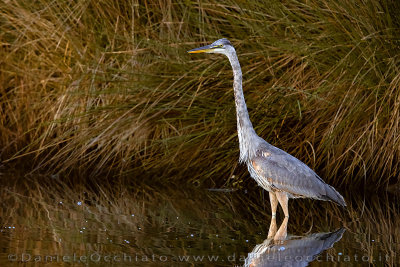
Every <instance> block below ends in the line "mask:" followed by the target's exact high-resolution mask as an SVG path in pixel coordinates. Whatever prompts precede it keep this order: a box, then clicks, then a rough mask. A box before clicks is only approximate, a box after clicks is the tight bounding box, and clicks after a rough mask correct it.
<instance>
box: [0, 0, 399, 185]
mask: <svg viewBox="0 0 400 267" xmlns="http://www.w3.org/2000/svg"><path fill="white" fill-rule="evenodd" d="M397 5H398V4H396V3H395V2H392V1H370V2H369V3H368V4H365V5H358V4H356V3H354V2H352V1H347V0H342V1H339V2H335V3H329V4H328V3H326V4H321V3H320V1H306V2H303V1H294V0H293V1H286V2H285V3H281V2H280V1H272V2H271V3H270V4H269V5H265V4H264V2H263V1H260V2H254V1H253V2H252V3H242V2H240V3H239V2H236V1H226V2H224V3H220V2H216V1H206V2H201V3H194V2H193V3H192V2H187V3H186V4H183V3H172V2H169V1H146V2H145V3H141V2H138V1H135V0H132V1H122V2H121V1H97V2H88V1H83V0H76V1H56V2H54V1H53V2H51V1H45V0H40V1H17V0H9V1H3V2H2V3H0V14H1V17H0V20H1V24H0V44H1V50H0V84H1V85H2V86H1V87H0V88H1V89H0V103H1V109H0V143H1V144H2V147H3V148H2V149H1V152H2V154H1V155H2V160H8V161H10V160H16V159H29V160H33V161H32V162H34V163H33V165H34V166H35V167H34V168H35V169H36V168H39V169H42V170H47V171H49V172H51V173H55V172H60V171H71V170H78V171H80V172H83V173H88V174H92V175H96V174H100V173H102V174H104V173H110V172H112V173H119V174H124V173H133V174H138V173H140V174H143V172H145V173H147V174H148V175H149V176H150V175H151V176H153V177H159V179H167V180H170V179H178V180H179V179H181V178H185V179H186V180H188V181H189V182H195V183H198V182H200V183H202V182H207V183H216V184H219V185H221V184H223V183H224V182H225V178H226V177H231V176H232V174H234V173H235V174H238V175H239V176H237V177H239V178H237V179H233V180H229V181H228V182H229V183H237V182H240V181H241V179H242V178H243V177H245V176H244V175H246V177H247V174H246V171H245V168H240V169H238V164H237V156H238V145H237V137H236V129H235V126H236V123H235V117H234V104H233V97H232V90H231V83H232V73H231V70H230V67H229V65H228V61H227V60H226V59H224V58H222V57H218V56H198V57H196V58H194V57H191V56H190V55H187V54H186V52H185V51H186V50H188V49H190V48H193V47H196V46H198V45H200V44H202V43H203V42H207V43H209V42H211V41H214V40H216V39H218V38H220V37H228V38H229V39H230V40H231V41H232V43H233V44H234V45H235V46H236V47H237V51H238V53H239V59H240V61H241V64H242V66H243V73H244V79H245V81H244V90H245V96H246V99H247V102H248V107H249V111H250V113H251V114H250V117H251V119H252V120H253V122H254V125H255V126H256V131H257V132H258V133H259V134H260V136H262V137H264V138H265V139H266V140H267V141H269V142H270V143H272V144H274V145H276V146H278V147H280V148H282V149H285V150H286V151H288V152H290V153H292V154H293V155H295V156H297V157H299V158H300V159H302V160H303V161H305V162H306V163H307V164H309V165H310V166H311V167H312V168H314V169H316V170H318V172H319V174H320V175H321V176H323V177H324V178H325V180H327V181H328V182H330V183H333V184H336V185H343V186H344V185H346V186H348V185H360V184H363V183H364V180H366V181H367V183H368V184H369V185H371V186H372V187H380V186H384V185H386V184H388V183H396V182H397V177H398V174H399V166H400V165H399V160H398V159H399V155H400V149H399V148H400V144H399V142H400V139H399V138H398V136H399V130H400V125H399V122H400V120H399V114H398V113H399V111H400V108H399V104H400V94H399V92H400V91H399V90H398V88H399V82H400V75H399V70H398V66H399V58H398V53H399V44H398V40H397V36H398V33H399V26H400V17H399V16H398V15H397V13H395V12H394V11H393V10H397V9H398V8H399V7H398V6H397ZM172 177H174V178H172ZM220 177H223V178H222V179H221V178H220Z"/></svg>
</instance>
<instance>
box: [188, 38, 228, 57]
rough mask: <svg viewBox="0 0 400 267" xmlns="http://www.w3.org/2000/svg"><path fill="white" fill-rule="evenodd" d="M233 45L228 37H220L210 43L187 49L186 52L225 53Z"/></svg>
mask: <svg viewBox="0 0 400 267" xmlns="http://www.w3.org/2000/svg"><path fill="white" fill-rule="evenodd" d="M232 48H233V46H232V44H231V42H229V40H228V39H226V38H222V39H219V40H217V41H215V42H214V43H212V44H210V45H206V46H202V47H198V48H195V49H192V50H189V51H187V52H188V53H191V54H194V53H218V54H224V55H225V54H226V53H227V52H228V51H229V50H230V49H232Z"/></svg>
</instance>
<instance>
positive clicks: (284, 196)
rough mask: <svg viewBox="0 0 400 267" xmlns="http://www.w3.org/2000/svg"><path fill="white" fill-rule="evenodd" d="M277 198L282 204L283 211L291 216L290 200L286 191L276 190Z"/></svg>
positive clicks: (287, 215)
mask: <svg viewBox="0 0 400 267" xmlns="http://www.w3.org/2000/svg"><path fill="white" fill-rule="evenodd" d="M275 195H276V198H277V199H278V201H279V204H281V207H282V210H283V213H284V214H285V217H289V209H288V202H289V197H288V194H287V193H286V192H275Z"/></svg>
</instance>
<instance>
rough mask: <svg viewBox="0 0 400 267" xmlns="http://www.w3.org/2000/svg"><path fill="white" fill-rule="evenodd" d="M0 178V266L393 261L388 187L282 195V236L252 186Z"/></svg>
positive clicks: (394, 221)
mask: <svg viewBox="0 0 400 267" xmlns="http://www.w3.org/2000/svg"><path fill="white" fill-rule="evenodd" d="M1 180H2V181H1V182H2V185H3V186H2V188H1V197H2V203H1V214H0V216H1V217H0V225H1V233H0V234H1V239H0V249H1V252H0V266H13V265H15V266H16V265H21V264H22V265H24V266H41V265H45V264H49V262H51V266H64V265H68V266H83V265H90V266H109V265H111V264H112V265H113V266H160V265H164V266H171V265H173V266H188V265H189V266H190V265H191V266H194V265H195V266H243V265H245V264H246V265H247V266H282V265H284V264H285V263H286V264H289V266H307V265H309V266H337V265H343V266H349V265H352V266H364V265H365V264H368V263H369V264H373V265H376V266H386V265H392V266H394V265H396V263H397V262H398V260H399V258H398V256H397V255H396V252H397V251H399V238H400V227H399V225H400V217H399V214H400V212H399V210H400V209H399V204H398V197H397V196H395V195H387V194H384V195H381V196H373V195H371V196H370V195H369V196H359V195H357V194H356V193H353V194H349V195H348V196H347V197H346V200H347V202H348V204H349V207H348V209H347V210H345V209H342V208H339V207H337V206H335V205H334V204H331V203H327V202H321V201H311V200H297V201H291V202H290V211H291V217H290V219H289V222H288V224H287V225H286V226H284V228H285V231H286V227H287V237H286V238H283V240H274V239H273V238H272V239H271V238H267V237H268V234H269V231H270V222H271V216H270V215H269V214H270V210H269V202H268V200H267V197H266V199H265V200H264V199H263V193H262V191H261V190H260V189H259V188H253V189H252V190H251V192H249V193H247V192H246V191H245V190H239V191H234V192H226V191H218V190H216V191H215V190H207V189H203V188H192V187H182V186H171V187H166V186H165V185H164V186H160V185H154V184H153V185H149V184H144V183H143V184H140V185H129V186H124V185H125V184H127V183H124V182H114V184H112V185H111V184H102V185H96V184H92V185H91V186H87V185H86V186H85V185H83V184H81V183H79V182H78V183H75V184H68V183H64V182H61V180H60V179H59V178H49V177H35V178H34V179H32V178H26V177H25V178H20V177H18V176H15V175H14V176H13V177H7V175H3V176H1ZM266 196H267V194H266ZM279 212H281V211H279ZM282 217H283V216H282V214H281V213H278V218H277V220H278V221H280V220H282ZM283 223H284V222H283ZM270 234H271V233H270ZM285 235H286V233H285ZM278 259H279V260H278ZM25 262H27V263H25Z"/></svg>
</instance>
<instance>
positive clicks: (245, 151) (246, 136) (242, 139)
mask: <svg viewBox="0 0 400 267" xmlns="http://www.w3.org/2000/svg"><path fill="white" fill-rule="evenodd" d="M228 58H229V61H230V63H231V65H232V69H233V77H234V81H233V91H234V95H235V105H236V118H237V130H238V137H239V148H240V157H239V161H240V162H247V161H249V159H250V158H251V157H252V156H253V155H255V149H256V147H255V145H256V143H257V138H258V136H257V134H256V132H255V131H254V128H253V125H252V123H251V121H250V118H249V113H248V111H247V106H246V101H245V99H244V95H243V89H242V70H241V68H240V63H239V60H238V58H237V55H236V52H235V50H233V51H231V52H230V53H228Z"/></svg>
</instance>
